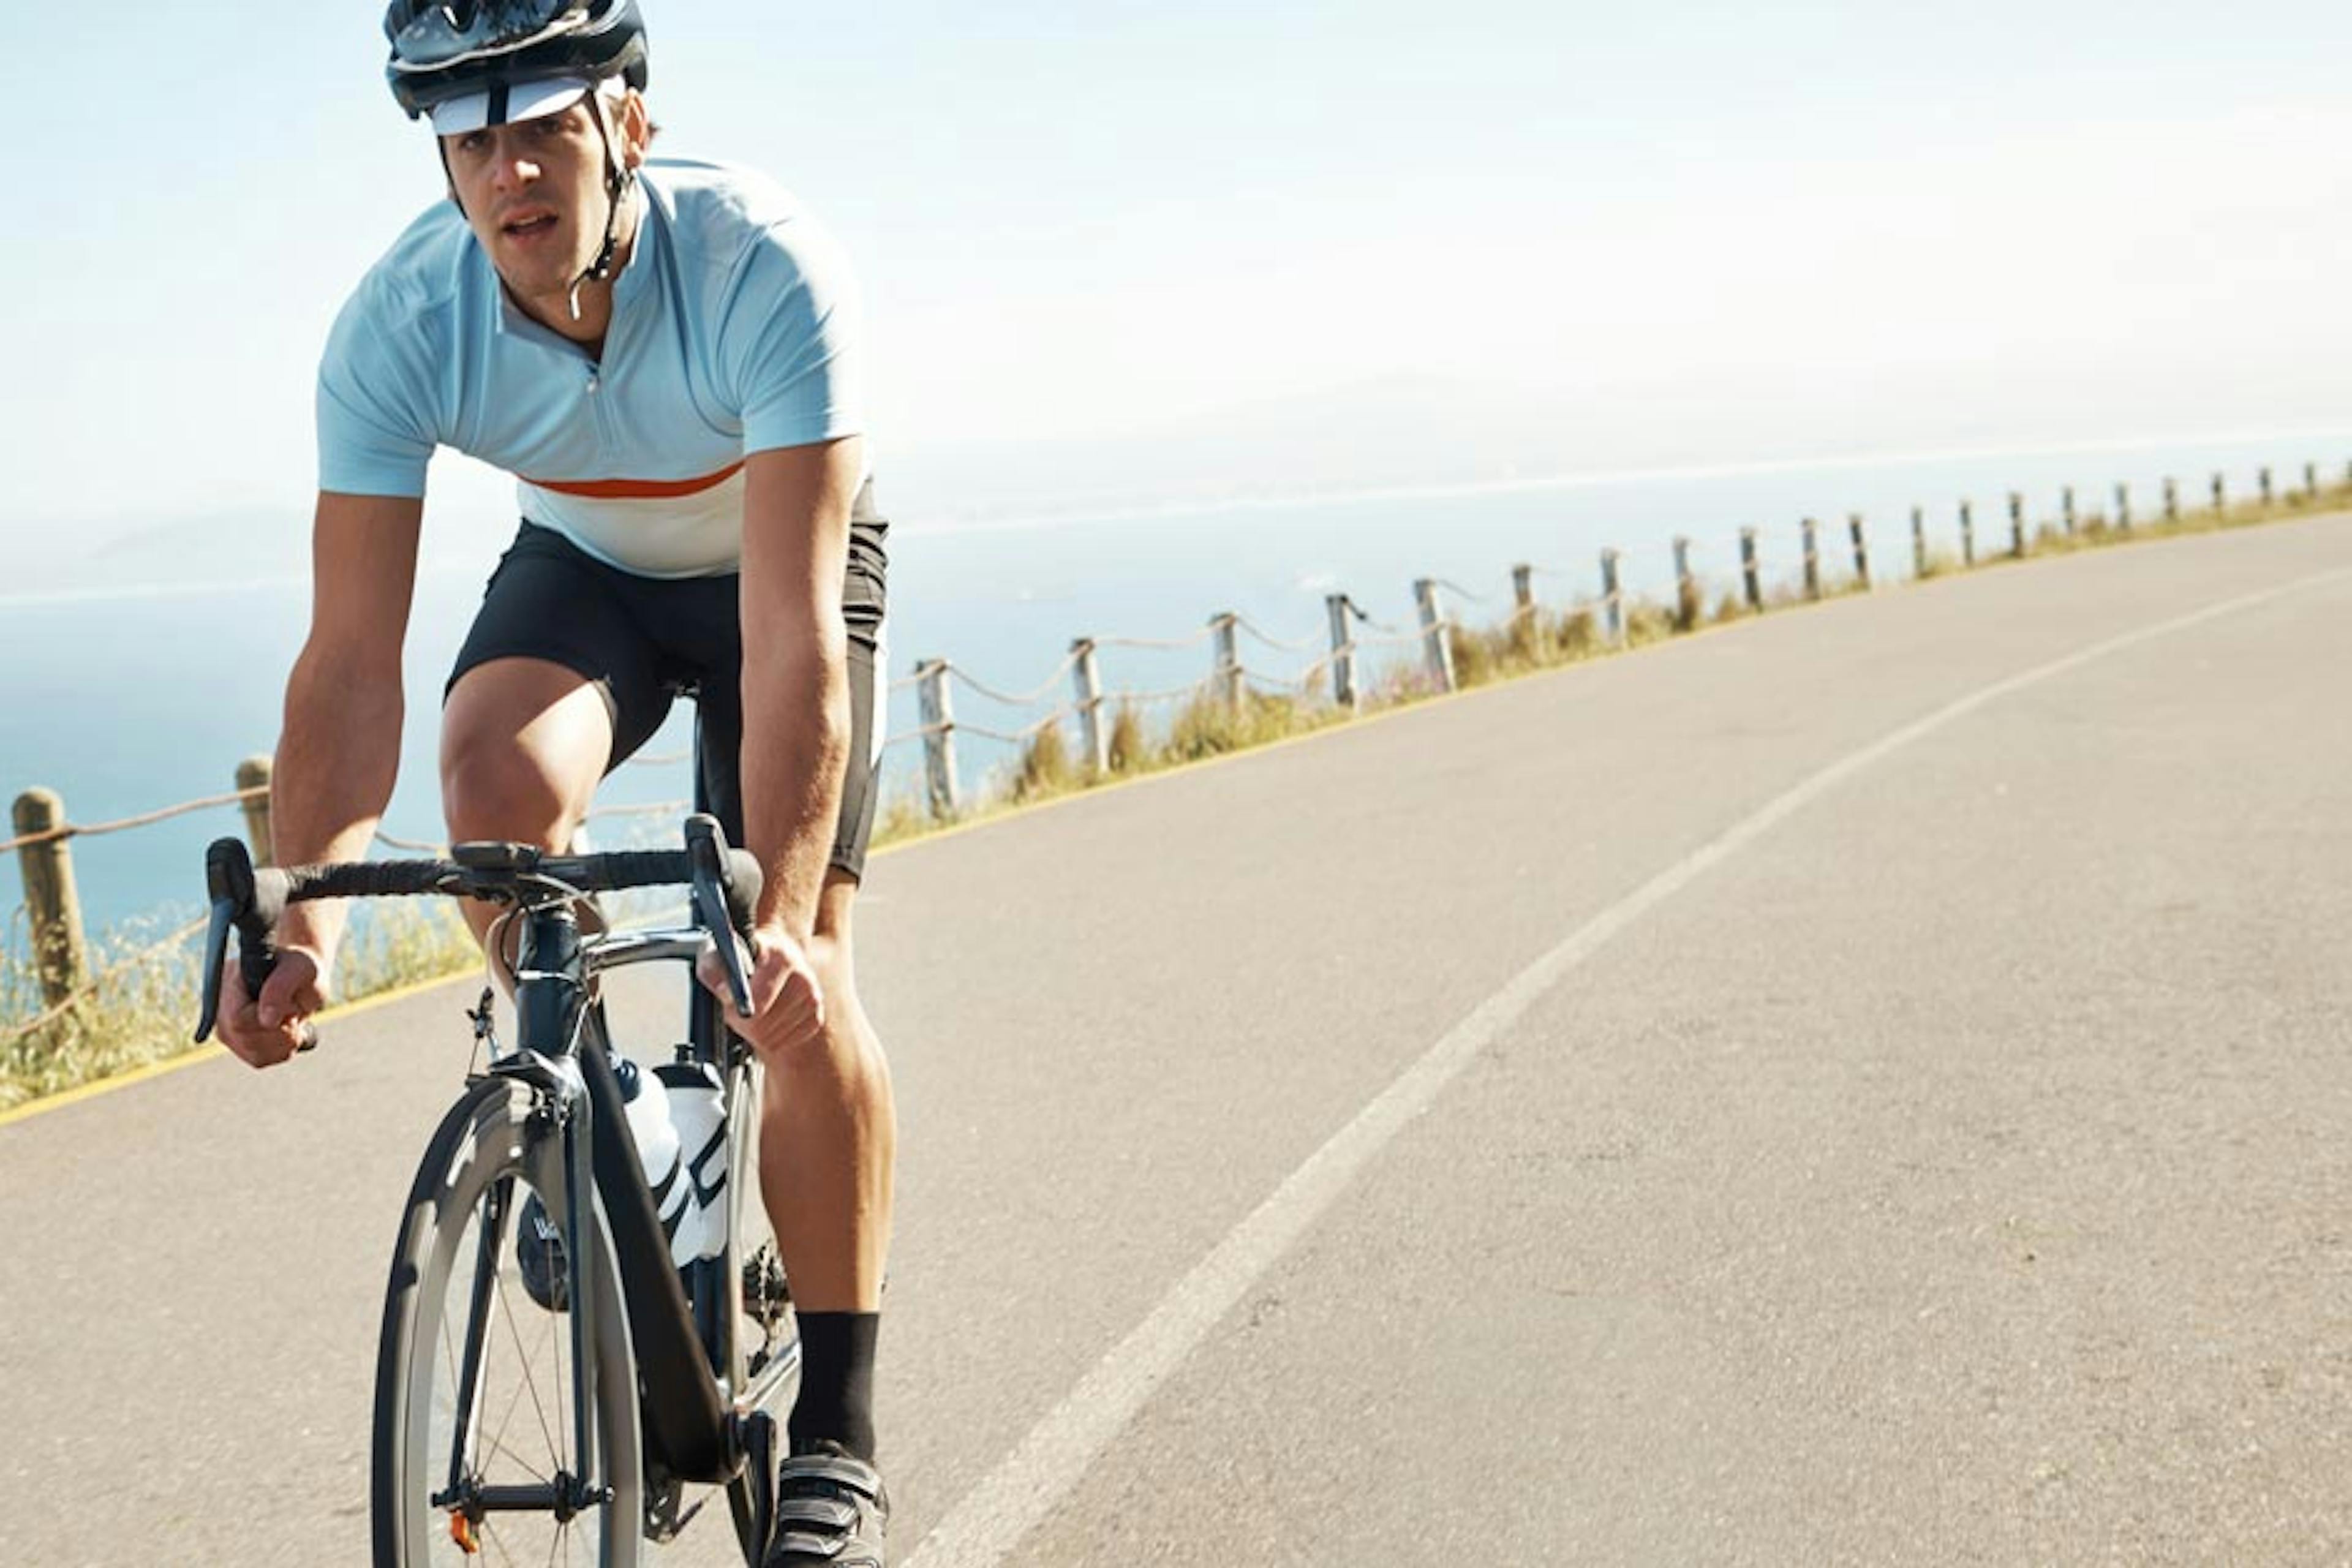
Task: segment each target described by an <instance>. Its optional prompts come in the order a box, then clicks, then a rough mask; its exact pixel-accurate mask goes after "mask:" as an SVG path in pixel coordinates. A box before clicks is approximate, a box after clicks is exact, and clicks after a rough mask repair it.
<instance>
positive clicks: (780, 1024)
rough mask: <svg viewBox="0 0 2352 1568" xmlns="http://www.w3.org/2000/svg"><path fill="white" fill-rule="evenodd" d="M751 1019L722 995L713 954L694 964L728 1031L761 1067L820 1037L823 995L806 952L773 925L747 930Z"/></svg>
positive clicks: (722, 979) (723, 977)
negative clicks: (744, 1043)
mask: <svg viewBox="0 0 2352 1568" xmlns="http://www.w3.org/2000/svg"><path fill="white" fill-rule="evenodd" d="M751 958H752V962H751V969H750V972H749V973H748V975H747V978H748V979H749V980H750V982H751V1016H750V1017H748V1018H747V1017H745V1016H743V1015H742V1014H740V1013H739V1012H737V1011H736V1010H735V1004H734V1003H733V1002H732V1001H731V1000H730V999H729V997H728V994H727V971H726V969H725V967H724V966H723V965H721V963H719V955H718V952H716V951H715V950H706V951H705V952H703V954H702V956H701V958H699V959H698V960H697V961H696V963H695V966H694V967H695V973H696V974H697V975H698V976H699V977H700V978H701V981H702V984H705V985H707V986H709V988H710V991H711V994H713V995H715V996H717V997H718V998H719V1003H720V1005H721V1007H722V1008H723V1010H724V1013H725V1016H726V1019H727V1026H728V1027H729V1028H730V1029H732V1030H734V1031H735V1032H736V1033H737V1034H739V1035H740V1036H742V1037H743V1038H744V1039H745V1040H747V1041H749V1042H750V1043H751V1048H752V1049H753V1050H754V1051H756V1052H758V1053H759V1055H760V1057H761V1059H762V1060H764V1061H772V1060H774V1058H777V1057H779V1056H782V1055H783V1054H784V1053H786V1052H788V1051H792V1050H795V1049H797V1048H799V1047H803V1046H806V1045H810V1044H813V1043H814V1041H815V1040H816V1039H817V1038H818V1037H820V1036H821V1035H823V1034H824V987H823V986H822V985H820V984H818V982H817V973H816V964H815V963H814V960H813V959H812V958H811V956H810V953H809V950H808V949H807V948H806V947H804V946H803V945H802V944H801V943H800V942H797V941H795V940H794V939H793V936H792V934H791V933H790V932H789V931H785V929H784V928H783V927H782V925H779V924H775V923H772V922H771V923H762V924H761V925H759V926H756V927H754V928H753V929H752V932H751Z"/></svg>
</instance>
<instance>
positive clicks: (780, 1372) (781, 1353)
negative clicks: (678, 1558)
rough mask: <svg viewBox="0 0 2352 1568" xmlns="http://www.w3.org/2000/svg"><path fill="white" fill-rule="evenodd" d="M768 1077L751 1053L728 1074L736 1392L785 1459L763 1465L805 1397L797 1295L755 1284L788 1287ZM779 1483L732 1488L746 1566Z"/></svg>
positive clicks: (732, 1377) (732, 1381)
mask: <svg viewBox="0 0 2352 1568" xmlns="http://www.w3.org/2000/svg"><path fill="white" fill-rule="evenodd" d="M765 1077H766V1074H765V1072H764V1070H763V1069H762V1068H761V1067H760V1065H759V1063H758V1061H757V1060H756V1059H755V1058H752V1056H751V1053H750V1052H749V1051H745V1052H743V1053H742V1055H741V1057H740V1059H739V1060H738V1061H737V1062H736V1064H735V1066H734V1067H733V1068H732V1069H731V1070H730V1073H729V1075H728V1095H727V1120H728V1124H729V1125H728V1136H729V1138H730V1161H729V1165H728V1172H727V1192H728V1198H727V1203H728V1246H727V1252H726V1257H725V1261H726V1263H727V1267H728V1274H729V1276H730V1279H729V1283H730V1286H731V1288H732V1289H733V1290H734V1300H733V1301H732V1303H731V1308H732V1315H731V1318H730V1333H729V1335H728V1339H729V1345H728V1363H729V1364H728V1368H727V1373H728V1387H729V1389H730V1392H733V1393H734V1394H736V1395H737V1396H738V1406H739V1408H740V1407H741V1405H742V1404H744V1403H746V1402H747V1399H746V1395H745V1391H746V1390H747V1389H748V1390H750V1391H751V1392H750V1394H749V1396H748V1403H749V1405H750V1406H751V1410H753V1411H764V1412H767V1413H768V1414H769V1415H771V1416H772V1417H773V1419H774V1421H775V1427H774V1438H775V1444H776V1447H777V1453H776V1454H774V1455H761V1456H760V1457H759V1458H760V1460H761V1461H762V1462H772V1460H773V1459H774V1458H778V1457H781V1454H782V1447H783V1440H784V1418H785V1416H786V1415H788V1414H789V1413H790V1412H791V1410H792V1406H793V1400H794V1399H795V1398H796V1397H797V1396H798V1395H799V1393H800V1344H799V1328H798V1321H797V1320H796V1319H795V1318H794V1317H793V1307H792V1301H791V1298H790V1295H789V1292H788V1291H787V1292H786V1293H785V1294H784V1295H782V1298H781V1299H780V1300H773V1301H772V1302H771V1301H769V1300H767V1299H766V1297H765V1291H764V1290H763V1289H761V1288H760V1287H757V1286H755V1284H754V1279H755V1276H758V1275H763V1274H764V1273H765V1272H766V1270H767V1269H768V1268H770V1267H773V1268H774V1279H775V1282H776V1287H777V1288H778V1289H783V1274H782V1265H781V1263H780V1262H778V1261H777V1259H776V1237H775V1231H774V1229H773V1227H772V1226H770V1225H769V1223H768V1205H767V1194H765V1193H763V1192H761V1186H760V1097H761V1093H762V1092H763V1089H764V1085H763V1081H762V1080H763V1079H764V1078H765ZM763 1308H772V1310H773V1312H774V1314H775V1321H773V1322H770V1321H768V1320H767V1319H766V1318H765V1317H763V1315H762V1309H763ZM754 1342H756V1348H755V1343H754ZM762 1358H764V1364H762V1365H761V1367H760V1368H759V1369H758V1370H757V1371H755V1370H754V1362H755V1360H761V1359H762ZM774 1480H775V1477H774V1476H773V1475H762V1476H757V1477H755V1476H753V1475H752V1474H751V1471H750V1468H749V1467H748V1466H747V1467H746V1469H745V1473H744V1474H742V1475H740V1476H738V1477H737V1478H736V1479H734V1480H732V1481H730V1482H729V1483H728V1486H727V1505H728V1512H729V1514H730V1516H731V1517H732V1519H733V1521H734V1525H735V1538H736V1541H737V1542H738V1543H739V1544H740V1545H741V1546H742V1548H743V1555H744V1560H745V1561H746V1562H752V1563H755V1562H757V1561H758V1560H759V1557H760V1554H761V1551H762V1550H763V1549H764V1547H765V1544H766V1543H765V1542H762V1541H760V1540H758V1539H757V1535H758V1533H759V1531H760V1530H761V1526H763V1525H764V1523H765V1521H764V1520H763V1519H760V1520H758V1521H757V1522H755V1518H756V1517H757V1516H758V1515H760V1514H761V1513H763V1512H764V1506H763V1502H762V1499H763V1497H764V1494H765V1493H766V1491H767V1490H768V1489H769V1488H770V1486H771V1485H772V1483H773V1481H774Z"/></svg>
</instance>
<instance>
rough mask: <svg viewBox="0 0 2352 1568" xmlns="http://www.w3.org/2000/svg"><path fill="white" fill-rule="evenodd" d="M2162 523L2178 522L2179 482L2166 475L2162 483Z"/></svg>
mask: <svg viewBox="0 0 2352 1568" xmlns="http://www.w3.org/2000/svg"><path fill="white" fill-rule="evenodd" d="M2164 521H2167V522H2179V521H2180V481H2179V480H2178V479H2173V478H2171V477H2170V476H2167V477H2166V479H2165V481H2164Z"/></svg>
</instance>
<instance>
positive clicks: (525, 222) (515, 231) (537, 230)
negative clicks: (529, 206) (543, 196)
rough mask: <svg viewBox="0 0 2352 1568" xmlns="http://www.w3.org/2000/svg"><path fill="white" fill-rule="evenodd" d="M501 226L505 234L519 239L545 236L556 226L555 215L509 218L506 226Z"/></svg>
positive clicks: (536, 214)
mask: <svg viewBox="0 0 2352 1568" xmlns="http://www.w3.org/2000/svg"><path fill="white" fill-rule="evenodd" d="M554 226H555V215H554V214H553V213H533V214H530V215H529V216H524V217H517V218H509V219H508V220H507V221H506V222H505V224H503V225H502V226H501V228H502V229H503V231H504V232H505V233H508V234H511V235H514V236H516V237H519V238H521V237H530V236H531V235H535V234H545V233H546V232H547V231H548V230H549V229H551V228H553V227H554Z"/></svg>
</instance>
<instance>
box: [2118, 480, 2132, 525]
mask: <svg viewBox="0 0 2352 1568" xmlns="http://www.w3.org/2000/svg"><path fill="white" fill-rule="evenodd" d="M2116 527H2117V528H2119V529H2121V530H2123V531H2125V532H2126V533H2129V532H2130V531H2131V486H2129V485H2127V484H2125V483H2124V482H2123V481H2122V480H2120V479H2118V480H2116Z"/></svg>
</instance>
